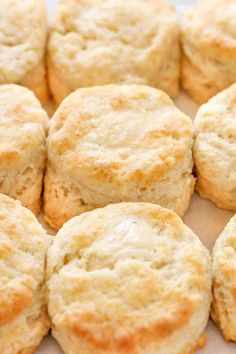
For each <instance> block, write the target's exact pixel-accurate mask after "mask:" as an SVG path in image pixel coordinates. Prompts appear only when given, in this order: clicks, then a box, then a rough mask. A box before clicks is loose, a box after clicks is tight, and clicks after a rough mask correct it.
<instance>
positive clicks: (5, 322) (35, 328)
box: [0, 194, 50, 354]
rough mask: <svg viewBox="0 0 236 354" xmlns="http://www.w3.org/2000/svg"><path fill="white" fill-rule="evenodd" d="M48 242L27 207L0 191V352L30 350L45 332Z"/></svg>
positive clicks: (31, 350)
mask: <svg viewBox="0 0 236 354" xmlns="http://www.w3.org/2000/svg"><path fill="white" fill-rule="evenodd" d="M49 243H50V242H49V238H48V237H47V235H46V232H45V231H44V230H43V228H42V227H41V225H40V224H39V223H38V221H37V220H36V218H35V217H34V215H33V214H32V213H31V212H30V211H29V210H27V209H26V208H24V207H22V206H21V205H20V203H19V202H16V201H15V200H13V199H11V198H9V197H7V196H4V195H2V194H0V347H1V354H16V353H27V354H30V353H33V351H34V349H35V348H36V347H37V346H38V344H39V342H40V341H41V339H42V337H43V336H44V335H45V334H46V333H47V331H48V328H49V320H48V318H47V314H46V300H45V291H44V289H45V286H44V283H45V260H46V252H47V248H48V247H49Z"/></svg>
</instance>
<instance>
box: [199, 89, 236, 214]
mask: <svg viewBox="0 0 236 354" xmlns="http://www.w3.org/2000/svg"><path fill="white" fill-rule="evenodd" d="M235 115H236V84H234V85H232V86H230V87H229V88H228V89H226V90H224V91H222V92H221V93H219V94H217V95H216V96H215V97H213V98H212V99H211V100H210V101H209V102H208V103H206V104H205V105H203V106H202V107H201V108H200V109H199V111H198V113H197V115H196V118H195V121H194V124H195V142H194V148H193V155H194V162H195V165H196V172H197V183H196V189H197V191H198V192H199V194H200V195H201V196H202V197H204V198H207V199H210V200H212V201H213V202H214V203H215V204H216V205H217V206H218V207H220V208H223V209H226V210H231V211H236V179H235V169H236V165H235V161H236V120H235Z"/></svg>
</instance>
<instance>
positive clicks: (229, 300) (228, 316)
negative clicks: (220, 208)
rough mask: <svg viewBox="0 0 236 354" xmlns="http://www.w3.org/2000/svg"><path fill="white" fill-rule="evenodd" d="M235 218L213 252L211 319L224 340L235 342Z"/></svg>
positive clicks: (235, 217) (226, 228) (220, 237)
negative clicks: (220, 331)
mask: <svg viewBox="0 0 236 354" xmlns="http://www.w3.org/2000/svg"><path fill="white" fill-rule="evenodd" d="M235 256H236V216H234V217H233V218H232V219H231V220H230V221H229V223H228V224H227V225H226V227H225V229H224V231H223V232H222V234H221V235H220V236H219V238H218V239H217V241H216V244H215V247H214V250H213V306H212V314H211V316H212V318H213V319H214V321H215V322H216V324H217V325H218V327H219V328H220V329H221V330H222V332H223V335H224V337H225V339H226V340H231V341H235V342H236V257H235Z"/></svg>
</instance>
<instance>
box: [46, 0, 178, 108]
mask: <svg viewBox="0 0 236 354" xmlns="http://www.w3.org/2000/svg"><path fill="white" fill-rule="evenodd" d="M117 58H119V60H117ZM48 68H49V83H50V88H51V91H52V93H53V96H54V99H55V101H56V103H57V104H59V103H60V102H61V101H62V99H63V98H65V97H66V96H68V94H69V93H71V92H72V91H74V90H76V89H77V88H79V87H88V86H95V85H106V84H110V83H117V84H129V83H131V84H132V83H133V84H142V85H149V86H154V87H157V88H159V89H162V90H164V91H166V92H167V93H168V94H169V95H170V96H176V95H177V94H178V91H179V74H180V73H179V69H180V48H179V26H178V22H177V18H176V15H175V11H174V8H173V6H172V5H170V4H168V3H167V2H165V1H162V0H126V1H117V0H102V1H101V0H89V1H77V0H69V1H68V0H60V1H59V2H58V5H57V8H56V14H55V18H54V21H53V23H52V26H51V30H50V36H49V44H48Z"/></svg>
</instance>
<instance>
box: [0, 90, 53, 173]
mask: <svg viewBox="0 0 236 354" xmlns="http://www.w3.org/2000/svg"><path fill="white" fill-rule="evenodd" d="M47 125H48V117H47V114H46V112H45V111H44V110H43V109H42V107H41V105H40V103H39V101H38V100H37V99H36V97H35V96H34V94H33V93H32V92H31V91H30V90H28V89H27V88H25V87H22V86H18V85H11V84H10V85H0V167H2V168H4V167H10V166H14V164H15V163H16V162H18V161H20V160H21V159H22V160H27V159H28V156H30V154H32V152H34V150H38V149H40V146H39V145H40V144H41V145H42V148H44V139H45V132H46V130H47Z"/></svg>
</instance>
